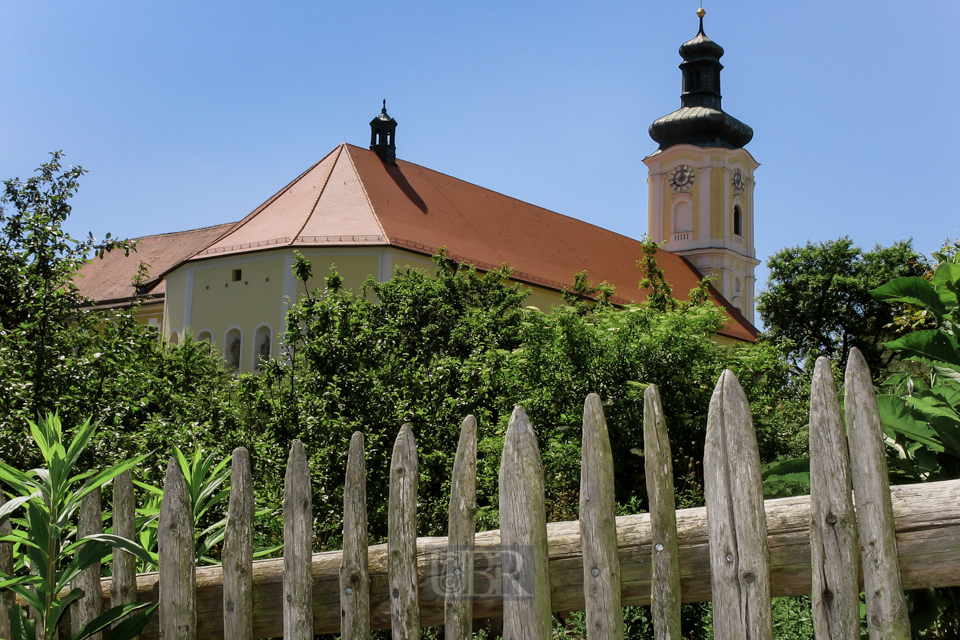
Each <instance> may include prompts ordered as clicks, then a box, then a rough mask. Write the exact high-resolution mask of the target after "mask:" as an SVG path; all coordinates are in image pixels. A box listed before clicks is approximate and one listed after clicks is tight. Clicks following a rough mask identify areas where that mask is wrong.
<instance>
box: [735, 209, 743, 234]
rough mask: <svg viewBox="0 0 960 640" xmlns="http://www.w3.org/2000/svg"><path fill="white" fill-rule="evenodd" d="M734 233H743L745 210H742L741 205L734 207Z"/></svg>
mask: <svg viewBox="0 0 960 640" xmlns="http://www.w3.org/2000/svg"><path fill="white" fill-rule="evenodd" d="M733 233H734V234H736V235H738V236H742V235H743V211H741V210H740V205H734V207H733Z"/></svg>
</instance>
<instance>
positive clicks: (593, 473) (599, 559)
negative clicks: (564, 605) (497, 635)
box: [580, 393, 623, 640]
mask: <svg viewBox="0 0 960 640" xmlns="http://www.w3.org/2000/svg"><path fill="white" fill-rule="evenodd" d="M616 517H617V514H616V498H615V496H614V493H613V452H612V451H611V450H610V436H609V434H608V433H607V420H606V418H605V417H604V415H603V404H602V403H601V402H600V396H598V395H597V394H595V393H591V394H590V395H588V396H587V399H586V401H585V402H584V403H583V445H582V447H581V450H580V544H581V546H582V547H583V597H584V602H585V605H586V606H585V608H586V612H587V638H589V639H591V640H592V639H594V638H598V639H600V638H602V639H604V640H606V639H608V638H609V639H614V640H616V639H617V638H623V611H621V606H620V560H619V558H617V521H616Z"/></svg>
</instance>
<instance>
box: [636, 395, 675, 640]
mask: <svg viewBox="0 0 960 640" xmlns="http://www.w3.org/2000/svg"><path fill="white" fill-rule="evenodd" d="M643 448H644V451H643V460H644V463H643V465H644V467H643V468H644V475H645V476H646V483H647V497H648V499H649V500H650V526H651V528H652V530H653V577H652V585H653V587H652V593H651V596H650V600H651V602H650V609H651V613H652V614H653V628H654V634H655V637H656V639H657V640H680V638H681V637H682V636H681V635H680V633H681V630H680V604H681V591H680V548H679V542H678V541H677V514H676V509H677V505H676V500H675V498H674V492H673V455H672V454H671V453H670V437H669V436H668V435H667V421H666V418H665V417H664V415H663V405H662V404H661V403H660V391H659V390H658V389H657V386H656V385H653V384H651V385H650V386H649V387H647V388H646V390H645V391H644V392H643Z"/></svg>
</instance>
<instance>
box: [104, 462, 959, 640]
mask: <svg viewBox="0 0 960 640" xmlns="http://www.w3.org/2000/svg"><path fill="white" fill-rule="evenodd" d="M890 491H891V496H892V502H893V512H894V522H895V526H896V532H897V549H898V552H899V561H900V569H901V573H902V579H903V586H904V588H905V589H921V588H930V587H944V586H951V585H955V584H957V576H960V480H950V481H945V482H931V483H927V484H916V485H902V486H894V487H891V490H890ZM764 508H765V511H766V521H767V533H768V543H769V547H770V568H771V575H770V585H771V591H772V595H774V596H786V595H801V594H809V593H810V585H811V572H810V537H809V525H810V497H809V496H801V497H795V498H782V499H778V500H767V501H766V502H765V503H764ZM676 513H677V530H678V534H679V536H678V537H679V546H680V571H681V575H682V580H681V590H682V596H683V601H684V602H700V601H706V600H710V598H711V592H710V558H709V553H708V547H707V518H706V509H705V508H699V509H681V510H678V511H677V512H676ZM547 535H548V547H549V554H550V586H551V608H552V609H553V611H557V612H566V611H574V610H578V609H582V608H583V607H584V598H583V562H582V557H581V549H580V530H579V524H578V523H577V522H575V521H574V522H558V523H551V524H548V525H547ZM617 546H618V554H619V559H620V572H621V597H622V604H623V606H635V605H649V604H650V574H651V566H652V563H651V527H650V516H649V515H648V514H640V515H631V516H620V517H618V518H617ZM446 550H447V539H446V538H418V540H417V575H418V577H419V592H420V620H421V625H422V626H423V627H431V626H437V625H440V624H442V623H443V610H444V602H443V599H442V597H436V598H434V597H431V596H430V594H429V593H428V592H427V587H428V582H429V583H430V584H438V581H440V580H442V579H443V577H444V576H443V570H444V568H445V567H446V560H445V557H446V556H445V554H446ZM368 553H369V556H368V557H369V562H370V606H371V626H372V627H373V628H378V629H379V628H387V627H389V626H390V598H389V593H388V588H387V546H386V545H377V546H371V547H370V549H369V552H368ZM475 553H476V561H475V567H476V574H475V578H474V580H475V587H474V590H475V593H478V594H484V595H483V596H481V599H478V600H476V601H475V602H474V613H473V615H474V617H475V618H487V617H494V618H495V617H499V616H500V615H501V612H502V602H501V601H500V600H499V599H498V597H497V596H499V594H500V571H499V566H500V565H499V559H500V532H499V531H487V532H483V533H478V534H477V535H476V552H475ZM341 555H342V554H341V552H340V551H332V552H327V553H317V554H313V568H312V573H313V593H314V603H313V616H314V631H315V632H316V633H339V631H340V627H339V625H340V601H339V589H338V585H339V575H340V562H341ZM101 587H102V590H103V594H104V598H109V594H110V579H109V578H105V579H103V580H102V581H101ZM158 587H159V585H158V574H156V573H152V574H142V575H140V576H138V579H137V600H139V601H148V600H149V601H156V599H157V597H158V592H159V589H158ZM282 593H283V560H282V559H274V560H260V561H257V562H254V564H253V607H254V636H255V637H257V638H269V637H276V636H280V635H282V633H283V607H282ZM222 594H223V581H222V570H221V568H220V567H219V566H213V567H201V568H198V569H197V618H198V634H199V635H198V637H199V638H200V639H207V638H210V639H213V638H223V622H222V621H223V604H222V603H223V595H222ZM141 638H142V639H143V640H152V639H154V638H157V627H156V625H155V623H152V624H151V625H150V626H149V627H148V628H147V629H146V630H145V631H144V633H143V634H142V635H141Z"/></svg>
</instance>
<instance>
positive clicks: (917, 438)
mask: <svg viewBox="0 0 960 640" xmlns="http://www.w3.org/2000/svg"><path fill="white" fill-rule="evenodd" d="M877 406H878V407H879V409H880V422H882V423H883V424H884V425H886V426H888V427H890V428H891V429H893V430H894V431H896V432H897V433H900V434H902V435H903V436H905V437H906V438H907V439H909V440H912V441H914V442H919V443H921V444H923V445H925V446H927V447H930V448H931V449H933V450H934V451H943V450H944V449H943V443H942V442H941V441H940V437H939V436H938V435H937V432H936V431H935V430H934V429H932V428H931V427H930V425H928V424H927V423H926V422H921V421H920V420H917V419H916V418H914V417H913V414H912V413H911V411H910V407H909V406H908V405H907V403H906V402H905V401H904V400H903V399H902V398H898V397H896V396H877Z"/></svg>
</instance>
